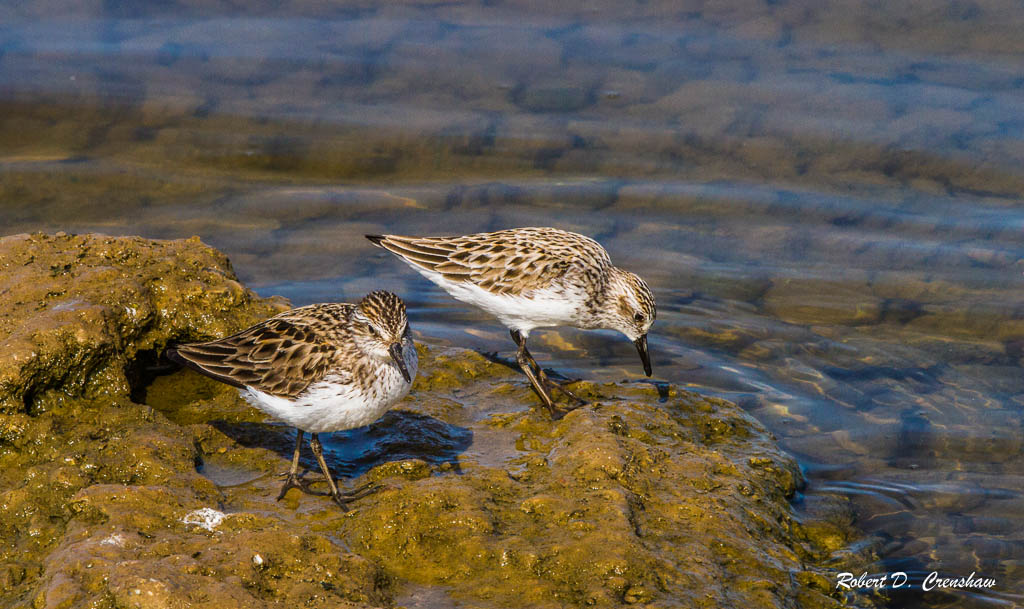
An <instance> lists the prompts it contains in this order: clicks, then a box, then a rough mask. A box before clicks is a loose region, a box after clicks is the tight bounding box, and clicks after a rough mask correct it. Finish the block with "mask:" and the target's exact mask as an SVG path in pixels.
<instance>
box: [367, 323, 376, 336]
mask: <svg viewBox="0 0 1024 609" xmlns="http://www.w3.org/2000/svg"><path fill="white" fill-rule="evenodd" d="M366 331H367V332H369V333H370V336H378V333H377V328H374V327H373V326H372V325H370V324H366Z"/></svg>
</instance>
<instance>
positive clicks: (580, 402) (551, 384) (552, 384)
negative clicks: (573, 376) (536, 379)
mask: <svg viewBox="0 0 1024 609" xmlns="http://www.w3.org/2000/svg"><path fill="white" fill-rule="evenodd" d="M577 380H578V379H577ZM575 382H576V381H566V382H564V383H559V382H558V381H552V380H551V379H544V385H545V386H547V387H548V388H549V389H556V390H558V391H559V392H561V393H562V394H564V395H565V397H567V398H569V399H570V400H572V401H574V402H576V405H575V406H573V407H572V408H570V410H574V409H576V408H579V407H580V406H586V405H587V404H589V403H590V402H588V401H586V400H584V399H583V398H581V397H580V396H578V395H576V394H575V393H573V392H572V391H570V390H569V388H568V387H567V386H566V385H571V384H573V383H575Z"/></svg>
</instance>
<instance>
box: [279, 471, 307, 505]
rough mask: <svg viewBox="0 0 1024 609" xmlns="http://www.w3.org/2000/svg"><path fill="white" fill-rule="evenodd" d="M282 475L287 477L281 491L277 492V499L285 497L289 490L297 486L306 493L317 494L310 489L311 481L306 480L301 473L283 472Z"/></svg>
mask: <svg viewBox="0 0 1024 609" xmlns="http://www.w3.org/2000/svg"><path fill="white" fill-rule="evenodd" d="M282 475H283V476H286V479H285V481H284V486H282V487H281V492H280V493H278V494H277V500H278V501H280V500H282V499H284V496H285V495H287V494H288V491H290V490H291V489H293V488H297V489H299V490H300V491H302V492H303V493H306V494H309V495H315V494H316V493H314V492H313V491H311V490H309V482H307V481H306V480H303V479H302V477H301V475H298V474H292V473H287V474H282Z"/></svg>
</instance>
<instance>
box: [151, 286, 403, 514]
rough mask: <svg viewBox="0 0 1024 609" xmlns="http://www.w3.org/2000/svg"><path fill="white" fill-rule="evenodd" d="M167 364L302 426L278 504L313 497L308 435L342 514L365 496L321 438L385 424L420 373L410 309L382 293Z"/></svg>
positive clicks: (178, 353)
mask: <svg viewBox="0 0 1024 609" xmlns="http://www.w3.org/2000/svg"><path fill="white" fill-rule="evenodd" d="M167 357H168V358H169V359H171V360H172V361H175V362H177V363H179V364H181V365H183V366H187V367H189V368H192V369H193V370H195V371H197V372H200V373H202V374H205V375H206V376H209V377H211V378H214V379H216V380H218V381H221V382H223V383H227V384H228V385H231V386H233V387H237V388H238V389H239V392H240V393H241V394H242V397H243V398H245V399H246V401H248V402H249V403H250V404H252V405H253V406H255V407H256V408H259V409H260V410H262V411H263V412H265V413H267V414H269V415H270V416H272V417H274V418H276V419H280V420H282V421H285V422H286V423H289V424H290V425H293V426H295V427H296V428H297V434H296V436H295V453H294V455H293V456H292V467H291V470H290V471H289V472H288V478H287V480H286V481H285V483H284V486H283V487H282V488H281V492H280V494H279V495H278V497H277V498H278V500H280V499H282V498H283V497H284V496H285V493H287V492H288V490H289V489H291V488H298V489H301V490H303V491H305V490H307V489H306V488H305V485H304V484H302V483H300V481H299V477H298V473H299V451H300V449H301V447H302V436H303V434H304V433H305V432H310V434H312V435H311V437H310V440H309V445H310V448H312V449H313V454H314V455H315V456H316V459H317V461H318V462H319V463H320V468H321V469H322V470H323V472H324V476H325V477H326V478H327V484H328V485H329V486H330V489H331V497H332V498H333V499H334V501H335V502H336V503H337V504H338V505H339V506H341V508H342V509H347V506H346V504H347V503H349V502H351V501H354V500H355V499H358V498H360V497H363V496H365V495H366V494H367V489H366V488H361V489H356V490H355V491H352V492H348V493H342V492H339V491H338V486H337V484H335V481H334V478H333V477H332V476H331V472H330V469H329V468H328V467H327V462H326V461H324V456H323V448H322V446H321V445H320V438H319V436H318V434H319V433H321V432H327V431H340V430H343V429H353V428H355V427H362V426H363V425H368V424H370V423H372V422H374V421H376V420H377V419H379V418H380V417H381V416H382V415H383V414H384V413H385V412H387V410H388V408H390V407H391V405H392V404H394V403H395V402H397V401H398V400H400V399H402V398H403V397H405V396H406V394H408V393H409V388H410V387H411V386H412V379H413V378H414V377H415V376H416V366H417V358H416V348H415V346H414V344H413V340H412V337H411V336H410V335H409V323H408V319H407V317H406V314H405V304H404V303H403V302H402V300H401V299H400V298H399V297H398V296H395V295H394V294H392V293H391V292H384V291H377V292H372V293H371V294H368V295H367V296H366V297H364V298H363V299H362V300H361V301H359V304H348V303H325V304H314V305H309V306H306V307H299V308H297V309H292V310H290V311H285V312H284V313H281V314H279V315H275V316H274V317H271V318H270V319H267V320H265V321H263V322H261V323H259V324H256V325H255V326H252V327H251V328H248V329H246V330H242V331H241V332H239V333H238V334H235V335H233V336H229V337H227V338H222V339H219V340H214V341H210V342H206V343H192V344H187V345H178V346H176V347H171V348H168V349H167Z"/></svg>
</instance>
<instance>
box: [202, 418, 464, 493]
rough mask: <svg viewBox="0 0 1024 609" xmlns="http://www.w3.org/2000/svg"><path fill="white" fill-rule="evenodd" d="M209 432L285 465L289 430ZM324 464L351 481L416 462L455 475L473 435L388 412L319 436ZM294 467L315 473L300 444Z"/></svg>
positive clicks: (276, 426) (262, 426)
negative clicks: (273, 455) (272, 454)
mask: <svg viewBox="0 0 1024 609" xmlns="http://www.w3.org/2000/svg"><path fill="white" fill-rule="evenodd" d="M211 425H213V427H215V428H216V429H217V430H219V431H220V432H221V433H223V434H224V435H226V436H228V437H229V438H231V439H232V440H234V441H235V442H238V443H239V444H240V445H242V446H244V447H246V448H265V449H268V450H273V451H274V452H276V453H277V454H279V455H281V457H282V458H284V459H286V460H288V461H290V460H291V458H292V451H293V450H294V449H295V428H294V427H290V426H287V425H284V424H281V423H252V422H229V421H213V422H212V423H211ZM320 441H321V443H322V444H323V447H324V458H325V459H326V460H327V465H328V466H329V467H330V468H331V472H332V473H333V474H334V475H335V477H338V478H341V477H346V478H357V477H359V476H361V475H363V474H365V473H366V472H368V471H370V470H371V469H373V468H374V467H377V466H379V465H383V464H385V463H390V462H394V461H404V460H407V459H419V460H422V461H425V462H426V463H429V464H431V465H442V464H445V463H447V464H449V465H450V468H451V470H452V471H454V472H456V473H461V469H460V468H459V461H458V457H459V455H460V454H462V453H463V452H465V451H466V449H468V448H469V447H470V446H471V445H472V444H473V431H472V430H471V429H469V428H466V427H461V426H459V425H452V424H451V423H446V422H445V421H442V420H440V419H437V418H435V417H432V416H429V415H425V414H420V413H417V412H411V411H408V410H391V411H389V412H387V413H386V414H385V415H384V416H383V417H381V418H380V419H379V420H378V421H376V422H374V423H372V424H370V425H366V426H364V427H358V428H356V429H349V430H346V431H336V432H332V433H321V434H320ZM299 462H300V464H301V465H302V466H303V467H304V468H305V469H306V470H308V471H310V472H319V471H320V467H319V465H317V463H316V459H315V458H314V457H313V452H312V450H310V448H309V434H306V435H305V437H304V438H303V443H302V453H301V457H300V461H299Z"/></svg>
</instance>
